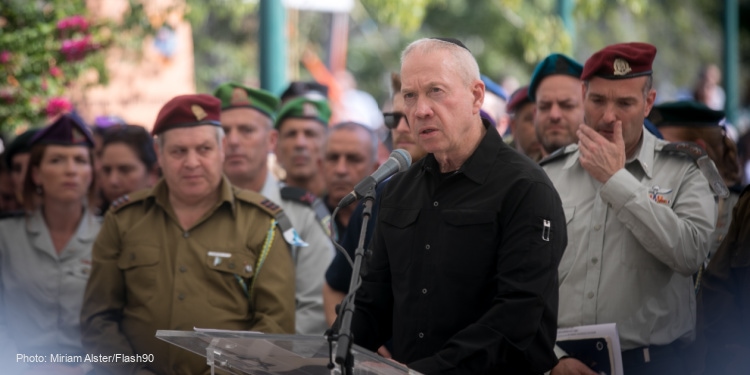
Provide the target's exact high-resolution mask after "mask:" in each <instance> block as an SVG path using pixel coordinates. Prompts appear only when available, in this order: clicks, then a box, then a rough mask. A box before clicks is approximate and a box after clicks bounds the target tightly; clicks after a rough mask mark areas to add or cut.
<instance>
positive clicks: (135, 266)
mask: <svg viewBox="0 0 750 375" xmlns="http://www.w3.org/2000/svg"><path fill="white" fill-rule="evenodd" d="M124 248H125V250H123V252H122V253H121V254H120V257H119V258H118V259H117V268H119V269H120V271H121V272H122V274H123V278H124V279H125V285H127V293H128V300H129V301H133V303H134V304H138V303H145V302H147V301H148V300H150V299H151V298H152V297H153V296H154V292H155V290H156V289H157V288H156V277H157V273H158V266H159V262H160V253H159V252H160V249H159V248H157V247H154V246H148V245H125V246H124Z"/></svg>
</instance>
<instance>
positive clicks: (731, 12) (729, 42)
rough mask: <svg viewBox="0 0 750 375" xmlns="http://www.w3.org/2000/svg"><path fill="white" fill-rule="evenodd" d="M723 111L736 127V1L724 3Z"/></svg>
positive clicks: (737, 73) (737, 33)
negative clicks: (724, 99)
mask: <svg viewBox="0 0 750 375" xmlns="http://www.w3.org/2000/svg"><path fill="white" fill-rule="evenodd" d="M723 18H724V22H723V24H724V74H723V76H724V77H723V81H724V93H725V94H726V103H725V106H724V110H725V112H726V116H727V120H728V121H729V122H730V123H732V124H733V125H735V126H736V125H737V119H738V108H739V83H738V81H739V80H740V76H739V73H740V72H739V64H740V58H739V40H740V38H739V29H740V7H739V4H738V2H737V0H725V1H724V17H723Z"/></svg>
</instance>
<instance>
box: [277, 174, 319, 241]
mask: <svg viewBox="0 0 750 375" xmlns="http://www.w3.org/2000/svg"><path fill="white" fill-rule="evenodd" d="M281 199H284V200H290V201H293V202H300V203H302V204H305V205H307V206H309V207H310V208H312V209H313V212H315V218H316V219H318V222H319V223H320V225H322V226H323V229H324V230H325V232H326V234H328V235H329V237H330V233H331V229H330V227H331V213H330V212H329V211H328V208H327V207H326V205H325V203H323V200H322V199H320V198H318V197H317V196H316V195H315V194H313V193H311V192H309V191H307V190H305V189H303V188H299V187H292V186H284V187H282V188H281Z"/></svg>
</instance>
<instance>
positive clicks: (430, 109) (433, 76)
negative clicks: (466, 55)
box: [401, 50, 484, 154]
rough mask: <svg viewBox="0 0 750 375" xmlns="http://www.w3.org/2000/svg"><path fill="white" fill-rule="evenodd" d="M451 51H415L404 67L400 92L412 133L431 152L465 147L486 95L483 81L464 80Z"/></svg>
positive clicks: (408, 57)
mask: <svg viewBox="0 0 750 375" xmlns="http://www.w3.org/2000/svg"><path fill="white" fill-rule="evenodd" d="M456 65H457V63H456V61H455V58H454V57H453V56H452V55H451V54H450V52H448V51H445V50H436V51H432V52H426V53H420V52H414V53H412V54H409V55H407V56H406V58H405V59H404V63H403V65H402V67H401V80H402V86H401V93H402V94H403V97H404V107H405V112H406V116H407V118H408V119H409V125H410V126H411V131H412V134H414V137H415V138H416V140H417V142H419V144H420V145H421V146H422V147H423V148H424V149H425V150H426V151H427V152H428V153H447V154H450V153H451V152H453V151H457V150H462V149H464V148H465V147H466V142H468V139H467V137H466V136H465V134H466V133H467V131H468V130H469V129H470V128H471V127H472V117H473V116H476V115H477V114H478V113H479V109H480V107H481V105H482V100H483V98H484V85H483V84H482V81H480V80H478V79H477V80H475V81H473V82H465V80H464V79H463V78H462V77H461V75H460V74H459V73H457V72H456Z"/></svg>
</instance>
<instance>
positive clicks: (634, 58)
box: [581, 42, 656, 81]
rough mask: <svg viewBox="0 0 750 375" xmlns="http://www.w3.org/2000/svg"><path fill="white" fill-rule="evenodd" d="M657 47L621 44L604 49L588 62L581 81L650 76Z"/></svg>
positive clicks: (641, 44)
mask: <svg viewBox="0 0 750 375" xmlns="http://www.w3.org/2000/svg"><path fill="white" fill-rule="evenodd" d="M655 56H656V47H654V46H652V45H650V44H648V43H637V42H634V43H620V44H613V45H611V46H607V47H604V48H603V49H602V50H600V51H599V52H597V53H595V54H593V55H592V56H591V57H589V59H588V60H586V64H585V65H584V66H583V73H581V80H582V81H585V80H588V79H589V78H591V77H594V76H596V77H602V78H604V79H624V78H633V77H640V76H646V75H650V74H651V73H652V71H651V64H652V63H653V62H654V57H655Z"/></svg>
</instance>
